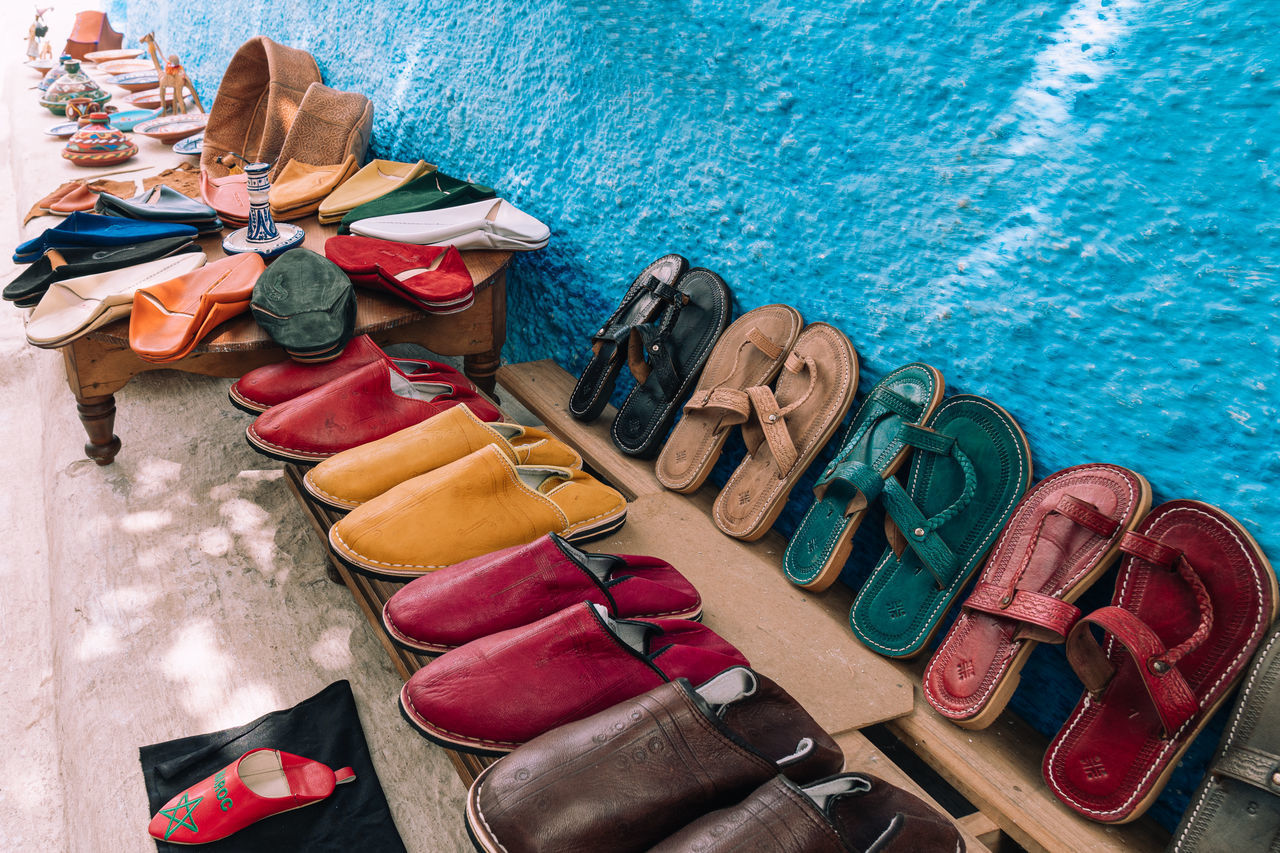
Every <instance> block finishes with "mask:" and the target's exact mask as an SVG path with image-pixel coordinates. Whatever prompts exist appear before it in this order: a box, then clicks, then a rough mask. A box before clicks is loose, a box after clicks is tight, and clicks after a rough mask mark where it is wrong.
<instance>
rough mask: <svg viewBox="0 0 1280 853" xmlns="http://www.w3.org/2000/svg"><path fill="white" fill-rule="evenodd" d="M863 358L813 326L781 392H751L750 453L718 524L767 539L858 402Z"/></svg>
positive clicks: (721, 505)
mask: <svg viewBox="0 0 1280 853" xmlns="http://www.w3.org/2000/svg"><path fill="white" fill-rule="evenodd" d="M857 387H858V354H857V352H855V351H854V349H853V344H851V343H849V339H848V338H847V337H845V335H844V333H843V332H841V331H840V330H839V329H837V328H835V327H834V326H829V325H827V324H826V323H811V324H810V325H808V326H806V327H805V328H804V331H802V332H801V333H800V336H799V337H798V338H797V339H796V343H795V346H794V347H792V349H791V354H790V355H788V356H787V359H786V363H785V364H784V365H783V369H782V373H781V374H780V375H779V376H778V382H777V389H776V390H772V389H770V388H768V387H767V386H763V385H758V386H755V387H753V388H748V389H747V391H746V396H747V398H748V399H749V400H750V404H751V409H750V413H749V419H748V420H747V422H746V423H744V424H743V426H742V438H743V440H744V441H745V442H746V445H747V455H746V457H745V458H744V459H743V460H742V464H740V465H739V466H738V468H737V470H735V471H734V472H733V476H731V477H730V478H729V482H727V483H725V486H724V490H723V491H721V492H720V494H719V496H717V497H716V502H715V506H714V507H713V508H712V515H713V517H714V519H715V522H716V526H717V527H719V528H720V529H721V530H723V531H724V532H725V533H727V534H729V535H730V536H734V537H737V538H738V539H744V540H746V541H748V542H750V541H752V540H755V539H759V538H760V537H761V536H763V535H764V534H765V533H766V532H767V531H768V530H769V528H770V527H772V526H773V522H774V521H776V520H777V518H778V514H779V513H780V512H782V507H783V505H784V504H785V503H786V500H787V495H788V494H790V492H791V488H792V486H794V485H795V483H796V481H797V480H798V479H800V475H802V474H803V473H804V471H805V469H806V468H808V467H809V463H811V462H812V461H813V459H814V457H816V456H817V455H818V451H820V450H821V449H822V448H823V446H824V445H826V443H827V441H829V440H830V439H831V436H832V435H834V434H835V431H836V429H837V428H838V427H839V426H840V422H841V421H842V420H844V416H845V414H846V413H847V412H848V411H849V407H850V406H851V405H852V404H853V395H854V393H855V391H856V390H857Z"/></svg>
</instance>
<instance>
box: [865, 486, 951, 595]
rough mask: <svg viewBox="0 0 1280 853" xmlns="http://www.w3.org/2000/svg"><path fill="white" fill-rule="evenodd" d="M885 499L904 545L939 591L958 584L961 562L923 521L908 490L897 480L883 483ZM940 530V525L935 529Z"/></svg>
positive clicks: (931, 525) (930, 526)
mask: <svg viewBox="0 0 1280 853" xmlns="http://www.w3.org/2000/svg"><path fill="white" fill-rule="evenodd" d="M882 482H883V483H884V491H883V493H882V498H883V501H884V507H885V511H886V512H887V513H888V517H889V519H890V520H892V522H893V524H894V525H895V526H896V527H897V529H898V531H899V532H900V533H901V535H902V539H903V541H904V542H905V543H906V545H907V546H908V547H910V548H911V550H912V551H914V552H915V553H916V556H918V557H919V558H920V562H921V563H922V564H923V565H924V567H925V568H926V569H928V570H929V573H930V574H931V575H933V578H934V580H935V581H937V584H938V588H939V589H946V588H947V587H948V586H950V585H951V582H952V581H953V580H955V576H956V570H957V569H958V568H959V565H960V561H959V560H958V559H957V558H956V555H955V554H954V553H953V552H952V550H951V547H950V546H949V545H947V543H946V542H944V541H943V539H942V537H941V536H939V535H938V533H937V530H936V529H935V525H934V524H932V523H931V521H930V520H929V519H926V518H925V517H924V513H922V512H920V509H919V507H917V506H916V505H915V502H914V501H912V500H911V496H910V495H908V494H907V490H906V489H904V488H903V487H902V484H901V483H899V482H898V480H897V479H896V478H893V477H891V478H889V479H888V480H884V481H882ZM936 526H941V525H936Z"/></svg>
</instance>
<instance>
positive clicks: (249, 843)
mask: <svg viewBox="0 0 1280 853" xmlns="http://www.w3.org/2000/svg"><path fill="white" fill-rule="evenodd" d="M259 747H270V748H272V749H282V750H284V751H285V752H292V753H293V754H294V755H301V756H303V757H305V758H311V759H314V760H315V761H320V762H323V763H325V764H327V765H329V767H331V768H332V769H334V770H337V769H339V768H342V767H351V768H353V769H354V770H355V772H356V778H355V781H353V782H349V783H347V784H345V785H339V786H338V787H337V788H336V789H334V792H333V794H332V795H330V796H329V797H328V798H327V799H324V800H321V801H320V802H318V803H315V804H313V805H310V806H307V807H305V808H301V809H298V810H297V811H291V812H285V813H283V814H278V815H275V816H273V817H269V818H266V819H265V820H260V821H258V822H257V823H255V824H252V825H251V826H249V827H248V828H246V829H242V830H240V831H239V832H237V833H236V834H234V835H232V836H230V837H229V838H224V839H223V840H221V841H215V842H213V843H212V844H203V845H200V846H201V848H203V849H205V850H208V851H210V853H231V851H237V853H258V852H259V851H261V853H286V851H293V850H298V851H303V850H305V851H324V850H335V851H338V850H342V851H350V850H362V851H364V850H367V851H374V853H403V851H404V849H405V848H404V843H403V842H402V841H401V840H400V833H399V832H398V831H397V830H396V825H395V823H393V822H392V820H391V811H390V810H389V809H388V808H387V798H386V797H385V796H384V795H383V793H382V785H381V784H379V782H378V776H377V774H376V773H375V772H374V769H373V761H372V759H371V758H370V757H369V745H368V744H367V743H365V739H364V730H363V729H362V728H361V727H360V717H359V715H358V714H357V713H356V702H355V697H354V696H352V694H351V685H350V684H349V683H348V682H346V681H336V682H334V683H333V684H330V685H329V686H328V687H326V688H325V689H324V690H321V691H320V692H319V693H317V694H316V695H315V696H312V697H311V698H310V699H307V700H305V701H303V702H301V703H300V704H298V705H295V706H294V707H292V708H288V709H285V710H283V711H274V712H272V713H270V714H267V715H266V716H264V717H259V718H258V719H256V720H254V721H253V722H252V723H249V724H248V725H245V726H240V727H238V728H234V729H226V730H224V731H220V732H213V733H212V734H204V735H195V736H193V737H186V738H181V739H179V740H171V741H168V742H167V743H157V744H153V745H151V746H144V747H142V748H141V749H140V750H139V751H138V753H139V755H138V757H139V760H140V761H141V762H142V775H143V777H144V778H145V780H146V784H147V800H148V802H149V803H150V804H151V814H153V815H154V814H156V813H157V812H158V811H160V809H161V807H163V806H164V804H165V803H167V802H168V801H169V800H170V799H171V798H173V797H174V796H176V795H178V794H180V793H182V792H183V791H184V790H186V789H187V788H188V787H190V786H191V785H194V784H195V783H197V782H199V781H200V780H201V779H204V778H206V777H208V776H210V775H212V774H214V773H216V772H217V771H219V770H221V769H222V768H223V767H226V766H227V765H228V764H231V763H232V762H233V761H235V760H236V759H237V758H239V757H240V756H241V755H244V754H245V753H246V752H248V751H249V750H251V749H257V748H259ZM138 829H139V831H140V832H145V831H146V828H145V827H139V828H138ZM156 847H157V848H159V850H160V853H183V852H184V851H189V850H191V849H192V848H191V847H190V846H189V845H174V844H169V843H167V842H164V841H156Z"/></svg>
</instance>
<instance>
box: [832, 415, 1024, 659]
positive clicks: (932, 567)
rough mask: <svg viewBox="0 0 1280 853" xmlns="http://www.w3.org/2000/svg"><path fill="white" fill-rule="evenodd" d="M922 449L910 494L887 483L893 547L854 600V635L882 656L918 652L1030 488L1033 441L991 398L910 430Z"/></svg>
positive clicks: (910, 439) (908, 439)
mask: <svg viewBox="0 0 1280 853" xmlns="http://www.w3.org/2000/svg"><path fill="white" fill-rule="evenodd" d="M899 437H900V439H901V441H902V442H903V443H904V444H906V445H908V446H910V447H913V448H915V450H916V453H915V456H914V458H913V459H912V460H911V475H910V477H909V479H908V483H907V486H906V487H905V488H904V487H903V485H902V484H901V483H899V482H898V481H897V480H896V479H892V478H891V479H889V480H885V481H882V482H883V487H884V491H883V493H882V496H881V499H882V501H883V502H884V507H885V511H886V512H887V514H888V517H887V518H886V519H885V529H886V532H887V533H889V549H888V550H886V551H885V553H884V556H882V557H881V558H880V562H879V563H878V564H877V565H876V567H875V569H874V570H873V571H872V572H871V577H870V578H868V579H867V582H866V584H864V585H863V587H862V589H861V591H859V593H858V597H857V598H855V599H854V602H853V610H852V611H851V612H850V613H849V624H850V625H851V626H852V627H853V633H854V634H855V635H857V637H858V639H860V640H862V642H863V643H865V644H866V645H867V646H868V647H870V648H871V649H872V650H874V651H877V652H879V653H880V654H882V655H886V656H888V657H896V658H909V657H914V656H915V655H917V654H919V653H920V652H921V651H922V650H923V649H924V647H925V646H926V645H927V644H928V642H929V640H930V639H931V638H932V637H933V635H934V633H935V632H937V630H938V626H939V625H940V624H942V617H943V615H944V614H946V612H947V608H949V607H950V606H951V604H952V602H953V601H954V600H955V598H956V596H957V595H958V594H959V592H960V590H961V589H963V588H964V586H965V584H966V583H968V581H969V579H970V578H971V577H973V573H974V572H975V571H976V570H977V568H978V564H979V563H980V562H981V561H982V558H983V556H984V555H985V554H986V553H987V550H988V549H990V547H991V544H992V543H993V542H995V540H996V537H997V536H998V535H999V533H1000V531H1001V530H1002V529H1003V528H1004V525H1005V522H1007V521H1008V520H1009V516H1010V515H1012V513H1013V509H1014V507H1015V506H1016V505H1017V503H1018V500H1019V499H1020V498H1021V497H1022V493H1023V492H1025V491H1026V490H1027V486H1028V485H1030V482H1031V450H1030V449H1029V448H1028V447H1027V437H1026V436H1025V435H1023V434H1022V430H1021V429H1020V428H1019V427H1018V424H1017V423H1015V422H1014V420H1013V418H1012V417H1011V416H1010V415H1009V413H1008V412H1006V411H1005V410H1004V409H1002V408H1000V407H999V406H997V405H996V404H995V403H992V402H991V401H990V400H985V399H983V398H982V397H974V396H971V395H960V396H957V397H953V398H951V399H950V400H948V401H947V402H945V403H943V404H942V406H941V407H940V408H939V409H938V411H937V412H936V413H935V414H934V415H933V417H932V418H930V420H929V422H928V426H927V427H918V426H913V425H910V424H903V425H902V427H901V432H900V436H899Z"/></svg>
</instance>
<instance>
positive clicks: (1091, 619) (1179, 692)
mask: <svg viewBox="0 0 1280 853" xmlns="http://www.w3.org/2000/svg"><path fill="white" fill-rule="evenodd" d="M1089 625H1097V626H1098V627H1099V628H1102V629H1103V630H1104V631H1106V632H1107V633H1108V634H1110V635H1111V636H1112V637H1114V638H1115V640H1116V642H1118V643H1119V644H1120V645H1121V646H1123V647H1124V649H1125V651H1127V652H1128V653H1129V655H1130V657H1132V658H1133V662H1134V663H1135V664H1136V667H1135V668H1136V669H1137V671H1138V674H1139V675H1140V676H1141V677H1142V684H1143V686H1144V687H1145V688H1146V691H1147V695H1148V696H1150V697H1151V702H1152V704H1153V705H1154V706H1155V709H1156V713H1157V714H1159V715H1160V722H1161V724H1162V725H1163V726H1164V733H1165V736H1166V737H1173V736H1174V734H1175V733H1176V732H1177V731H1178V730H1179V729H1181V728H1182V726H1183V725H1184V724H1185V723H1186V722H1187V721H1188V720H1190V719H1191V718H1193V717H1194V716H1195V715H1196V714H1197V713H1199V711H1200V703H1199V701H1198V700H1197V699H1196V696H1195V694H1194V693H1193V692H1192V691H1191V687H1190V686H1189V685H1188V684H1187V681H1186V679H1185V678H1183V677H1182V673H1181V672H1179V671H1178V668H1177V667H1176V666H1175V665H1174V662H1170V661H1169V660H1168V657H1169V652H1168V650H1167V649H1166V648H1165V645H1164V643H1163V642H1162V641H1161V639H1160V638H1159V637H1158V636H1157V635H1156V633H1155V631H1152V630H1151V628H1150V627H1148V626H1147V624H1146V623H1145V622H1143V621H1142V620H1141V619H1139V618H1138V617H1137V616H1135V615H1134V614H1133V613H1130V612H1129V611H1128V610H1125V609H1123V608H1120V607H1115V606H1108V607H1103V608H1101V609H1099V610H1095V611H1094V612H1093V613H1090V614H1089V615H1088V616H1085V617H1083V618H1081V619H1080V620H1079V621H1078V622H1076V624H1075V627H1074V628H1072V629H1071V633H1070V634H1068V635H1067V648H1066V651H1067V660H1068V661H1069V662H1070V663H1071V668H1072V669H1074V670H1075V672H1076V675H1077V676H1079V677H1080V680H1081V681H1082V682H1084V686H1085V689H1086V690H1088V691H1089V694H1090V695H1091V696H1092V697H1093V698H1094V699H1095V700H1097V699H1098V698H1100V697H1101V695H1102V693H1103V691H1104V690H1106V688H1107V685H1108V684H1110V683H1111V679H1112V678H1113V677H1114V676H1115V674H1116V666H1115V665H1114V664H1113V663H1112V662H1111V660H1110V659H1109V658H1108V657H1107V653H1106V652H1105V651H1104V650H1103V648H1102V646H1100V645H1098V642H1097V641H1096V640H1095V639H1094V638H1093V634H1092V633H1090V631H1089V627H1088V626H1089Z"/></svg>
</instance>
